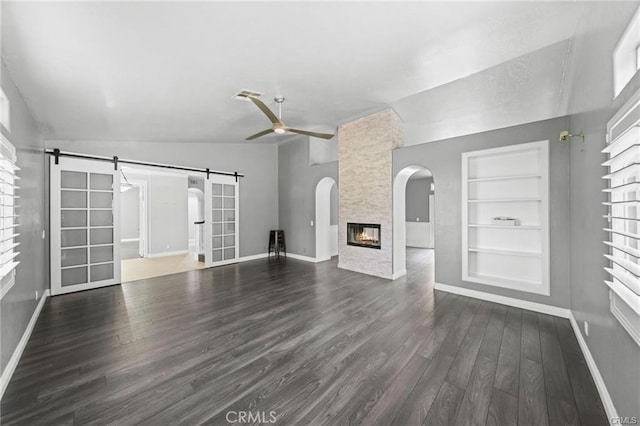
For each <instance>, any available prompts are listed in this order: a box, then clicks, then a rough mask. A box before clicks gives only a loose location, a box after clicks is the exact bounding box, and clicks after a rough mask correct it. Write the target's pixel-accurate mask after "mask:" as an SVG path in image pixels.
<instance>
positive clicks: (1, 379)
mask: <svg viewBox="0 0 640 426" xmlns="http://www.w3.org/2000/svg"><path fill="white" fill-rule="evenodd" d="M47 297H49V290H48V289H47V290H45V291H44V293H43V294H42V297H41V298H40V300H39V301H38V304H37V305H36V309H35V310H34V311H33V314H32V315H31V319H30V320H29V324H27V328H26V329H25V330H24V333H23V334H22V337H21V338H20V341H19V342H18V345H17V346H16V348H15V349H14V351H13V354H12V355H11V358H9V362H8V363H7V365H6V366H5V368H4V370H3V371H2V376H0V400H1V399H2V397H3V396H4V391H5V390H6V389H7V385H8V384H9V382H10V381H11V376H13V373H14V372H15V371H16V367H17V366H18V362H19V361H20V357H22V352H24V348H26V347H27V343H28V342H29V338H30V337H31V333H32V332H33V328H34V327H35V325H36V322H37V321H38V317H39V316H40V311H42V307H43V306H44V302H45V301H46V300H47Z"/></svg>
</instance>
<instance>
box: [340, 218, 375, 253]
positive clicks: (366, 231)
mask: <svg viewBox="0 0 640 426" xmlns="http://www.w3.org/2000/svg"><path fill="white" fill-rule="evenodd" d="M347 245H350V246H358V247H367V248H372V249H378V250H379V249H380V224H372V223H351V222H348V223H347Z"/></svg>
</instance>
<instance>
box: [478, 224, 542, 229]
mask: <svg viewBox="0 0 640 426" xmlns="http://www.w3.org/2000/svg"><path fill="white" fill-rule="evenodd" d="M468 226H469V228H497V229H515V230H518V229H527V230H539V229H542V228H541V227H540V225H493V224H484V223H470V224H469V225H468Z"/></svg>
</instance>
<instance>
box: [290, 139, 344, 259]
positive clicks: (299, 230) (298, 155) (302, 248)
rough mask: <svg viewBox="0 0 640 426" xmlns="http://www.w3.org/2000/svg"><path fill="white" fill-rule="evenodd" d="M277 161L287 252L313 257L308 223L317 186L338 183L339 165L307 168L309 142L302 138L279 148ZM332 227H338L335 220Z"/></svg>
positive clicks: (312, 230)
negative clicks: (326, 181) (327, 179)
mask: <svg viewBox="0 0 640 426" xmlns="http://www.w3.org/2000/svg"><path fill="white" fill-rule="evenodd" d="M278 159H279V176H278V188H279V194H280V229H282V230H284V231H285V236H286V239H287V250H288V251H289V252H290V253H294V254H299V255H302V256H309V257H315V255H316V234H315V228H313V227H312V226H311V221H312V220H313V221H315V215H316V211H315V208H316V185H317V184H318V181H320V179H322V178H323V177H327V176H328V177H331V178H333V179H334V180H335V181H336V182H338V162H337V161H334V162H331V163H325V164H316V165H312V166H310V165H309V138H305V137H300V138H297V139H295V140H293V141H291V142H287V143H284V144H282V145H279V146H278ZM338 184H339V182H338ZM336 198H337V195H336ZM335 204H336V206H337V200H336V203H335ZM331 208H332V211H333V206H332V207H331ZM336 208H337V207H336ZM332 214H333V213H332ZM336 216H337V214H336ZM331 223H332V224H337V218H336V219H335V222H334V219H333V218H332V221H331Z"/></svg>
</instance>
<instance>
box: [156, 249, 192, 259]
mask: <svg viewBox="0 0 640 426" xmlns="http://www.w3.org/2000/svg"><path fill="white" fill-rule="evenodd" d="M188 253H189V250H177V251H165V252H162V253H149V254H148V255H147V256H146V257H149V258H154V257H166V256H177V255H179V254H188Z"/></svg>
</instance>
